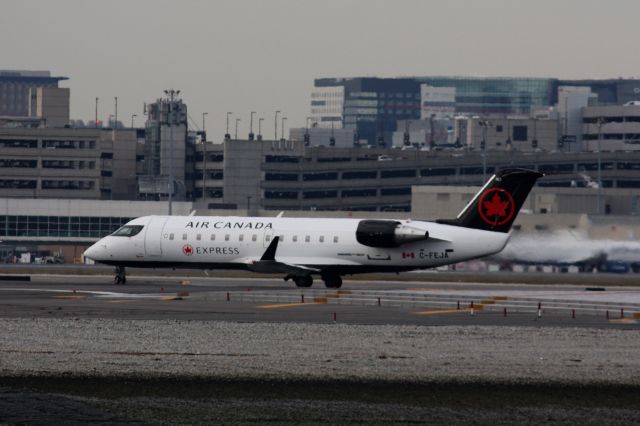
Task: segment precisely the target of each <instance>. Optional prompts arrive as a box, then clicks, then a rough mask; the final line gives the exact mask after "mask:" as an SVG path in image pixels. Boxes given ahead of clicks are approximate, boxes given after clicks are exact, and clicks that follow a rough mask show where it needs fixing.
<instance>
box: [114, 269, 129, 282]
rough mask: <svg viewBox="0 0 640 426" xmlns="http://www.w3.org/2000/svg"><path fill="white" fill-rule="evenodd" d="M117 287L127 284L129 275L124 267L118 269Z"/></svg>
mask: <svg viewBox="0 0 640 426" xmlns="http://www.w3.org/2000/svg"><path fill="white" fill-rule="evenodd" d="M114 282H115V284H116V285H118V284H123V285H124V284H126V283H127V275H126V272H125V269H124V267H123V266H117V267H116V277H115V279H114Z"/></svg>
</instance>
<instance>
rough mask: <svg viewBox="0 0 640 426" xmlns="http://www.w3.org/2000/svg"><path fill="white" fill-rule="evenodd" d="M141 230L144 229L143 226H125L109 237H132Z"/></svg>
mask: <svg viewBox="0 0 640 426" xmlns="http://www.w3.org/2000/svg"><path fill="white" fill-rule="evenodd" d="M142 228H144V226H143V225H125V226H123V227H122V228H120V229H118V230H117V231H116V232H114V233H113V234H111V235H112V236H114V237H133V236H134V235H138V234H139V233H140V231H142Z"/></svg>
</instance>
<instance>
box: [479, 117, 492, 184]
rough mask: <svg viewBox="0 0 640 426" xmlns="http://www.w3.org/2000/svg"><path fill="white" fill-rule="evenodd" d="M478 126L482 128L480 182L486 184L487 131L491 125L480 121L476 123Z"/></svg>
mask: <svg viewBox="0 0 640 426" xmlns="http://www.w3.org/2000/svg"><path fill="white" fill-rule="evenodd" d="M478 125H479V126H480V127H482V140H481V141H480V150H481V152H480V156H481V157H482V181H483V182H486V180H487V153H486V149H487V130H488V127H489V126H490V125H491V123H490V122H488V121H485V120H481V121H478Z"/></svg>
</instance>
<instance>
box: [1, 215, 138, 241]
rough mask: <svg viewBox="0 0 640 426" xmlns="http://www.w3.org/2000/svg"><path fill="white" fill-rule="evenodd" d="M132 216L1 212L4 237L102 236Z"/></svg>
mask: <svg viewBox="0 0 640 426" xmlns="http://www.w3.org/2000/svg"><path fill="white" fill-rule="evenodd" d="M132 219H133V218H131V217H86V216H0V235H2V236H3V237H77V238H101V237H105V236H107V235H109V234H111V233H112V232H113V231H115V230H116V229H118V228H120V227H121V226H122V225H124V224H125V223H127V222H129V221H130V220H132Z"/></svg>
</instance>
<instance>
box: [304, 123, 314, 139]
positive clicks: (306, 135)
mask: <svg viewBox="0 0 640 426" xmlns="http://www.w3.org/2000/svg"><path fill="white" fill-rule="evenodd" d="M311 120H313V117H307V128H306V129H305V132H304V146H309V144H310V143H311V135H310V134H309V122H310V121H311Z"/></svg>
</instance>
